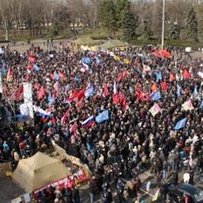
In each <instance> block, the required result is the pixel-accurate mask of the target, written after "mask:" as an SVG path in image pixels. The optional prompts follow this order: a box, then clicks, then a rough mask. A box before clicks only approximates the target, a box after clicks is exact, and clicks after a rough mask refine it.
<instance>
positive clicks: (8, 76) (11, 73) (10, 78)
mask: <svg viewBox="0 0 203 203" xmlns="http://www.w3.org/2000/svg"><path fill="white" fill-rule="evenodd" d="M6 80H7V82H11V81H12V80H13V70H12V69H11V68H9V69H8V72H7V75H6Z"/></svg>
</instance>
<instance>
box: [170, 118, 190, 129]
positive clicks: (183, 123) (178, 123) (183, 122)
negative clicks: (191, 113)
mask: <svg viewBox="0 0 203 203" xmlns="http://www.w3.org/2000/svg"><path fill="white" fill-rule="evenodd" d="M186 122H187V118H183V119H181V120H180V121H178V122H177V123H176V125H175V126H174V128H173V129H174V130H179V129H181V128H184V127H185V125H186Z"/></svg>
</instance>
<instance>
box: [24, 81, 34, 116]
mask: <svg viewBox="0 0 203 203" xmlns="http://www.w3.org/2000/svg"><path fill="white" fill-rule="evenodd" d="M23 97H24V103H25V104H27V107H28V111H29V116H30V118H32V119H33V118H34V113H33V101H32V84H31V83H29V82H25V83H23Z"/></svg>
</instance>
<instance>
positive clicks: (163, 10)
mask: <svg viewBox="0 0 203 203" xmlns="http://www.w3.org/2000/svg"><path fill="white" fill-rule="evenodd" d="M165 4H166V0H163V4H162V30H161V48H162V49H163V48H164V29H165V27H164V26H165Z"/></svg>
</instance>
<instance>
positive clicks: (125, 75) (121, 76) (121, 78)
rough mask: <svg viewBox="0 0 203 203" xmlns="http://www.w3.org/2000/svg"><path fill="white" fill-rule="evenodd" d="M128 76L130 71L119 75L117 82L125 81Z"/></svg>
mask: <svg viewBox="0 0 203 203" xmlns="http://www.w3.org/2000/svg"><path fill="white" fill-rule="evenodd" d="M127 76H128V71H127V70H124V71H123V72H120V73H118V75H117V79H116V81H117V82H119V81H121V80H124V79H126V77H127Z"/></svg>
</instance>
